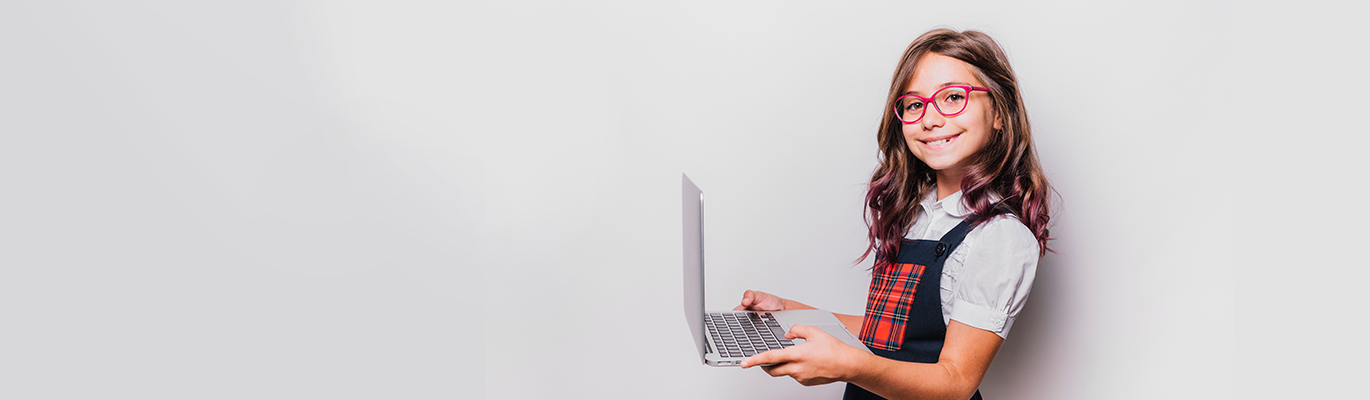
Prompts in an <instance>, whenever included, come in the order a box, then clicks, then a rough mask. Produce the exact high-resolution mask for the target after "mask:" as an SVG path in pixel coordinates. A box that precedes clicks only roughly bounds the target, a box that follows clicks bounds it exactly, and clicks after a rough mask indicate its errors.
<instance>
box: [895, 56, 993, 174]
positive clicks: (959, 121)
mask: <svg viewBox="0 0 1370 400" xmlns="http://www.w3.org/2000/svg"><path fill="white" fill-rule="evenodd" d="M915 71H916V72H915V73H914V75H913V80H912V81H909V85H908V86H906V87H905V88H904V93H903V94H916V95H919V96H922V97H932V95H933V93H934V92H937V90H938V89H941V88H943V87H947V86H955V85H961V86H981V87H983V86H985V84H984V82H980V80H979V79H976V78H975V74H973V73H971V66H970V64H967V63H966V62H964V61H961V60H957V59H955V58H951V57H947V56H944V55H941V54H937V53H928V54H927V55H924V56H923V59H922V60H919V61H918V65H916V66H915ZM965 100H966V101H968V103H967V104H966V109H965V111H963V112H961V114H958V115H956V116H954V117H946V116H943V115H942V114H941V113H939V112H938V111H937V109H936V108H934V107H932V105H931V104H929V105H928V107H927V110H926V111H925V112H924V114H923V119H922V120H919V121H918V122H915V123H912V124H904V141H905V142H908V145H909V151H912V152H913V155H914V156H915V157H918V159H919V160H922V161H923V162H924V163H926V164H928V166H930V167H932V169H933V170H936V171H937V179H938V180H939V181H941V180H943V179H948V178H950V179H957V181H955V182H954V183H955V184H957V185H959V184H960V182H959V179H960V177H961V176H962V175H963V174H964V171H965V168H966V166H968V165H970V161H969V160H970V159H971V157H972V156H974V155H975V154H976V153H978V152H979V151H980V149H983V148H984V147H985V144H986V143H988V142H989V135H990V133H991V132H992V131H994V130H998V129H999V121H997V119H996V118H995V116H994V115H993V114H994V110H993V108H992V107H991V100H990V97H989V92H985V91H980V90H976V91H972V92H970V94H969V98H968V99H965ZM948 112H952V110H948ZM949 183H950V182H949Z"/></svg>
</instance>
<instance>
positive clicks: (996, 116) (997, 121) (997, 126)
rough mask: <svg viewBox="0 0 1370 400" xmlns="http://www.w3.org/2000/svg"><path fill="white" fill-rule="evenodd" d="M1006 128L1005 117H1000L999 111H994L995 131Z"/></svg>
mask: <svg viewBox="0 0 1370 400" xmlns="http://www.w3.org/2000/svg"><path fill="white" fill-rule="evenodd" d="M1002 130H1004V119H1003V118H1000V117H999V113H997V112H996V113H994V131H996V132H997V131H1002Z"/></svg>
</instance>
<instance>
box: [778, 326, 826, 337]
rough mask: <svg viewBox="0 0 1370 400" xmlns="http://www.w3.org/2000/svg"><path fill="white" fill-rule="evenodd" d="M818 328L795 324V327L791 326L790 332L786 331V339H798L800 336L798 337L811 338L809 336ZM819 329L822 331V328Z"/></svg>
mask: <svg viewBox="0 0 1370 400" xmlns="http://www.w3.org/2000/svg"><path fill="white" fill-rule="evenodd" d="M816 329H818V328H814V327H812V326H809V325H795V326H794V327H791V328H790V331H789V332H786V333H785V338H786V339H796V338H798V339H804V340H809V337H810V336H813V332H814V330H816ZM819 331H820V332H821V330H819Z"/></svg>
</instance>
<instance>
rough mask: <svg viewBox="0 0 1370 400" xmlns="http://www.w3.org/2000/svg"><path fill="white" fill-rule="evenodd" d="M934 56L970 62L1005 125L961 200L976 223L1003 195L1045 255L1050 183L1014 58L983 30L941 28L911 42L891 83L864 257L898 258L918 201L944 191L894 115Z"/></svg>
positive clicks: (977, 160) (869, 198)
mask: <svg viewBox="0 0 1370 400" xmlns="http://www.w3.org/2000/svg"><path fill="white" fill-rule="evenodd" d="M928 53H936V54H941V55H944V56H947V57H951V58H955V59H957V60H961V61H964V62H965V63H967V64H970V66H971V68H970V69H971V72H972V73H973V74H975V77H976V78H978V79H980V81H981V82H984V84H985V87H987V88H989V91H990V98H991V99H992V100H993V112H994V115H995V116H997V117H998V118H999V119H1000V121H1002V129H999V130H996V131H994V132H992V133H991V134H990V137H989V141H988V143H986V145H985V147H984V148H983V149H981V150H980V151H979V152H978V153H976V154H975V155H974V156H972V160H971V164H972V165H971V166H969V167H967V169H966V174H965V177H964V178H963V179H962V180H961V192H962V201H964V202H965V203H966V205H967V206H968V207H969V208H970V209H971V218H972V221H976V222H975V223H979V222H983V221H985V220H987V219H988V218H989V217H991V216H993V215H995V214H997V213H998V212H997V211H996V210H995V209H994V208H995V205H994V204H992V203H991V200H990V194H991V193H995V194H998V195H1000V196H1003V198H1002V201H1001V202H1000V206H1002V207H1005V208H1006V209H1007V211H1010V212H1012V213H1013V214H1014V215H1015V216H1016V217H1017V218H1018V220H1019V221H1022V223H1023V225H1027V227H1028V229H1029V230H1030V231H1032V234H1033V236H1035V237H1036V238H1037V244H1038V249H1039V252H1040V253H1039V255H1045V254H1046V252H1047V251H1048V250H1049V249H1048V248H1047V240H1049V239H1050V238H1049V237H1048V232H1047V222H1048V221H1050V220H1051V217H1050V210H1049V208H1050V204H1049V203H1050V199H1049V198H1048V196H1049V194H1050V193H1051V185H1050V184H1048V183H1047V179H1046V174H1044V173H1042V167H1041V165H1040V164H1038V162H1037V151H1036V149H1035V148H1034V147H1033V145H1032V129H1031V127H1030V125H1029V124H1028V117H1027V109H1026V108H1025V107H1024V106H1023V98H1022V95H1021V93H1019V91H1018V79H1017V77H1015V76H1014V74H1013V68H1012V67H1010V66H1009V63H1008V56H1006V55H1005V54H1004V50H1003V49H1001V48H999V44H998V43H996V42H995V41H994V39H992V38H990V37H989V35H986V34H984V33H981V32H977V31H964V32H956V31H953V30H950V29H935V30H932V31H929V32H928V33H924V34H923V35H922V36H919V37H918V38H917V39H914V41H913V43H911V44H909V47H908V49H907V50H904V57H903V58H902V59H900V60H899V66H898V67H897V68H896V69H895V71H894V78H893V79H892V80H891V81H890V92H889V95H888V96H887V98H886V100H885V114H884V118H883V119H882V120H881V121H880V131H879V132H878V133H877V141H878V142H879V146H880V156H881V157H880V165H879V166H878V167H876V169H875V173H874V174H873V175H872V176H871V182H870V188H869V190H868V191H867V192H866V209H867V215H866V218H867V219H866V226H867V228H868V229H869V232H868V234H867V236H868V238H869V240H870V245H869V246H867V248H866V252H865V254H862V255H861V258H860V259H858V260H857V262H860V261H861V260H865V259H866V257H867V256H870V254H871V252H875V254H876V258H877V260H878V261H877V263H876V265H875V268H877V269H878V268H880V267H881V266H882V265H887V264H889V263H892V262H893V260H894V259H895V257H896V256H897V255H898V254H899V245H900V243H901V242H902V241H903V237H904V232H906V231H907V230H908V229H909V227H910V226H911V225H912V224H913V220H914V218H915V217H916V216H917V215H918V212H919V207H918V203H919V202H920V201H922V199H923V198H924V197H927V195H928V194H930V193H933V191H935V190H937V177H936V171H934V170H933V169H932V168H931V167H929V166H928V165H927V164H925V163H923V161H921V160H919V159H918V158H917V157H915V156H914V155H913V153H912V152H911V151H909V146H908V143H906V142H905V140H904V131H903V129H904V124H903V123H902V122H900V121H899V120H898V119H896V118H895V114H894V108H895V100H896V99H898V98H899V96H900V94H901V92H902V91H903V90H904V87H906V86H907V85H908V83H909V81H910V80H912V79H913V76H914V68H915V67H916V66H917V64H918V61H919V60H922V59H923V57H924V56H926V55H927V54H928Z"/></svg>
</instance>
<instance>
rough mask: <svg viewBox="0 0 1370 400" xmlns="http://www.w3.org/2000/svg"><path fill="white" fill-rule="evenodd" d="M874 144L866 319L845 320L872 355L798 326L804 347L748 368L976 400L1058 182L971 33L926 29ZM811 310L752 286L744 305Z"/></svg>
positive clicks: (769, 355)
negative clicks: (1052, 181) (1052, 182)
mask: <svg viewBox="0 0 1370 400" xmlns="http://www.w3.org/2000/svg"><path fill="white" fill-rule="evenodd" d="M878 141H879V144H880V152H881V155H882V157H881V158H882V159H881V161H880V165H879V167H878V168H876V170H875V174H874V176H872V177H871V183H870V190H869V192H868V193H867V195H866V203H867V207H868V209H869V215H868V219H867V225H868V226H869V229H870V232H869V238H870V245H869V246H868V247H867V249H866V253H865V254H863V255H862V256H861V259H862V260H864V259H865V258H866V257H867V256H869V255H870V254H871V253H872V252H874V253H875V256H876V257H875V264H874V266H873V267H872V279H871V287H870V294H869V295H868V297H867V302H866V313H865V315H844V314H837V317H838V318H839V319H840V320H842V322H843V323H844V324H846V325H847V327H848V329H852V331H853V332H852V333H854V334H856V335H857V336H858V337H860V338H861V341H862V342H864V343H865V344H866V346H867V347H869V348H870V349H871V351H872V352H874V354H870V353H866V352H863V351H860V350H858V349H856V348H853V347H851V346H847V345H845V344H843V343H842V342H840V341H838V340H837V339H836V338H833V337H832V336H829V335H827V334H825V333H823V332H822V330H819V329H815V328H812V327H807V326H802V325H800V326H795V327H794V328H793V329H791V330H790V332H789V333H788V334H787V335H785V336H786V337H787V338H791V339H794V338H802V339H804V340H805V343H803V344H801V345H798V346H794V347H790V348H786V349H783V350H773V351H768V352H765V353H761V354H757V355H755V356H752V357H750V358H748V359H747V360H745V361H743V363H742V366H743V368H750V367H752V366H755V365H761V364H775V365H772V366H767V367H762V368H763V369H764V370H765V371H766V372H767V373H769V374H771V375H772V376H790V377H792V378H794V379H795V380H796V381H799V383H801V384H804V385H819V384H825V383H830V382H835V381H844V382H847V391H846V394H845V396H844V398H847V399H865V398H880V397H886V398H897V399H899V398H910V399H912V398H917V399H928V398H937V399H943V398H945V399H967V398H971V399H979V398H980V393H979V391H978V390H977V388H978V387H979V385H980V381H981V379H982V378H984V376H985V371H986V370H988V369H989V365H990V361H992V360H993V359H994V355H995V354H996V353H997V352H998V351H999V347H1000V345H1001V344H1003V341H1004V338H1006V337H1008V332H1009V328H1011V327H1012V326H1013V321H1014V319H1015V318H1016V317H1017V315H1018V312H1019V311H1021V310H1022V308H1023V304H1024V303H1025V301H1026V300H1027V296H1028V292H1029V291H1030V289H1031V288H1032V281H1033V278H1034V276H1035V273H1036V270H1037V259H1038V257H1040V256H1042V255H1044V254H1045V252H1046V250H1047V247H1046V242H1047V228H1046V225H1047V221H1048V220H1049V216H1048V204H1047V203H1048V193H1049V192H1050V191H1051V189H1050V186H1049V185H1048V184H1047V180H1046V177H1045V176H1044V175H1043V173H1042V169H1041V167H1040V166H1039V165H1038V163H1037V155H1036V150H1034V148H1033V145H1032V134H1031V129H1030V128H1029V127H1028V118H1027V113H1026V108H1025V107H1024V106H1023V99H1022V96H1021V94H1020V93H1019V91H1018V82H1017V78H1015V77H1014V74H1013V69H1012V68H1011V67H1009V64H1008V58H1007V57H1006V56H1005V55H1004V52H1003V50H1002V49H1000V48H999V45H998V44H997V43H995V42H994V40H993V39H991V38H990V37H989V36H987V35H985V34H983V33H980V32H976V31H965V32H956V31H952V30H945V29H939V30H934V31H931V32H928V33H925V34H923V35H922V36H919V37H918V39H916V40H914V41H913V43H912V44H910V45H909V47H908V49H907V50H905V51H904V57H903V58H902V59H901V60H900V61H899V66H898V68H897V69H896V71H895V74H894V79H893V81H892V82H891V85H890V92H889V97H888V99H887V100H886V108H885V116H884V119H883V120H882V121H881V122H880V131H879V133H878ZM810 308H813V307H809V306H807V305H805V304H803V303H799V302H796V301H793V300H789V299H784V298H781V297H778V296H775V295H771V294H768V293H764V292H760V291H755V290H748V291H746V293H744V294H743V297H742V304H741V305H739V306H738V307H737V309H739V310H743V309H745V310H785V309H810ZM855 327H859V330H858V329H857V328H855Z"/></svg>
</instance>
